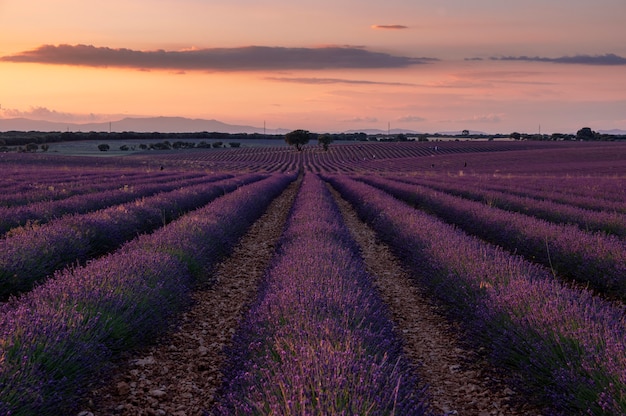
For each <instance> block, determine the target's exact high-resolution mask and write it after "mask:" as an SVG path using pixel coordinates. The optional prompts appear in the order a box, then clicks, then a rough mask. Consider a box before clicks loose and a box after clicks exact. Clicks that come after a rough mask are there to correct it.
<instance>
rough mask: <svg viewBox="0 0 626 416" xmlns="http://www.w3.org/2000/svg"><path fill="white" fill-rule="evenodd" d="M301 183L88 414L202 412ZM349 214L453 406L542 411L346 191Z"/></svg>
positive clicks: (382, 285)
mask: <svg viewBox="0 0 626 416" xmlns="http://www.w3.org/2000/svg"><path fill="white" fill-rule="evenodd" d="M296 192H297V185H296V184H292V185H291V186H290V187H289V188H288V189H287V191H286V192H284V193H283V195H281V196H280V197H279V198H278V199H277V200H276V201H274V202H273V204H272V205H271V206H270V208H269V210H268V212H267V213H266V214H265V215H264V216H263V217H262V218H261V219H260V220H259V221H257V222H256V223H255V224H254V225H253V227H252V228H251V230H250V231H249V232H248V233H247V235H246V236H245V237H244V239H243V240H242V241H241V242H240V244H239V245H238V246H237V247H236V248H235V250H234V252H233V254H232V255H231V256H230V257H229V258H227V259H225V260H224V261H223V262H222V263H221V264H220V265H219V267H218V269H217V271H216V283H215V285H214V286H212V287H211V288H209V289H205V290H200V291H197V292H195V293H194V294H193V298H194V305H193V306H192V308H191V309H189V310H188V311H187V312H186V313H185V314H184V315H183V317H182V319H181V320H180V321H179V322H178V325H177V327H176V328H174V329H173V330H172V331H170V332H169V333H167V334H166V335H165V336H164V337H163V338H162V339H161V340H160V342H159V343H158V344H156V345H154V346H152V347H150V348H147V349H145V350H142V351H139V352H135V353H133V354H132V355H130V356H129V357H127V358H125V359H123V360H121V361H120V362H119V363H117V365H116V369H115V371H114V374H113V376H112V378H111V379H108V381H107V383H106V384H105V385H102V386H97V387H94V388H93V389H92V390H91V391H90V393H89V394H88V395H87V397H85V401H84V405H83V409H84V410H83V411H82V412H81V413H80V415H81V416H91V415H93V416H104V415H123V416H126V415H128V416H131V415H132V416H143V415H150V416H151V415H168V416H169V415H171V416H199V415H203V414H206V413H205V412H206V411H210V409H211V407H212V405H213V402H214V395H215V393H216V391H217V390H218V389H219V387H220V384H221V373H220V369H221V367H222V364H223V362H224V360H225V357H224V354H223V349H224V347H225V346H226V345H228V344H229V342H230V340H231V337H232V335H233V334H234V332H235V331H236V329H237V326H238V323H239V322H240V320H241V319H242V317H243V315H244V314H245V312H246V310H247V307H248V305H249V303H250V302H251V301H252V300H253V299H254V296H255V294H256V291H257V287H258V284H259V282H260V280H261V279H262V277H263V274H264V271H265V269H266V267H267V265H268V263H269V261H270V259H271V256H272V254H273V251H274V244H275V243H276V241H277V239H278V238H279V237H280V234H281V232H282V230H283V227H284V224H285V221H286V218H287V215H288V213H289V208H290V207H291V205H292V203H293V199H294V197H295V195H296ZM338 202H339V203H340V207H341V210H342V212H343V215H344V218H345V220H346V222H347V224H348V226H349V227H350V229H351V232H352V233H353V236H354V238H355V239H356V240H357V242H358V243H359V245H360V246H361V250H362V255H363V257H364V259H365V261H366V263H367V265H368V268H369V271H370V273H371V274H372V275H373V276H375V284H376V287H377V288H378V290H379V291H380V293H381V296H382V298H383V299H384V300H385V302H386V303H387V304H388V305H389V308H390V311H391V314H392V316H393V320H394V323H395V324H396V326H397V329H398V333H399V334H401V335H402V337H403V341H404V349H405V353H406V354H407V356H409V357H410V358H411V359H412V360H413V362H414V363H415V365H416V368H417V371H418V373H419V377H420V378H421V380H423V381H424V383H426V384H428V386H429V387H428V391H429V393H430V396H431V399H430V403H431V406H432V408H433V410H434V411H435V412H436V413H437V414H444V415H480V416H486V415H537V414H540V412H539V411H537V410H536V409H533V408H531V407H528V405H524V404H523V402H522V401H521V400H520V397H518V395H517V394H516V392H515V391H513V390H511V389H510V388H509V387H507V386H506V385H504V384H503V383H502V382H501V381H500V380H499V379H498V377H497V376H495V374H496V373H495V372H494V371H493V370H492V369H491V368H490V367H489V365H488V363H486V362H484V361H483V360H482V359H481V358H480V355H479V354H477V353H476V352H474V351H471V350H469V349H467V348H464V347H463V346H462V343H461V342H460V341H459V340H458V339H457V337H456V333H457V331H455V329H454V327H453V326H452V325H451V324H450V323H449V322H448V321H447V320H446V319H445V318H444V317H443V316H442V315H441V314H440V313H439V310H438V308H437V306H436V305H434V304H433V303H432V302H431V301H429V299H428V298H427V297H426V296H424V294H423V293H421V292H420V290H419V288H418V287H416V286H415V285H414V284H413V283H412V282H411V279H410V277H409V276H408V275H407V273H406V272H405V271H404V270H403V269H402V267H401V266H400V263H399V262H398V260H397V259H396V258H394V256H393V254H392V253H391V251H390V250H389V248H388V247H387V246H385V245H384V244H382V243H380V242H378V241H377V239H376V238H375V235H374V232H373V231H372V230H371V229H370V228H369V227H367V226H366V225H365V224H364V223H362V222H361V221H360V220H359V219H358V218H357V217H356V214H355V213H354V212H353V211H352V210H351V209H350V207H349V204H347V203H346V202H345V201H343V200H341V198H338Z"/></svg>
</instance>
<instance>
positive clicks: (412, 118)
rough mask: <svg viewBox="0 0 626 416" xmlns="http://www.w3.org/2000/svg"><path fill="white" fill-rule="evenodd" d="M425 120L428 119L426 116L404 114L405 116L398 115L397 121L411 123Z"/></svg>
mask: <svg viewBox="0 0 626 416" xmlns="http://www.w3.org/2000/svg"><path fill="white" fill-rule="evenodd" d="M425 120H426V119H425V118H424V117H420V116H404V117H398V118H397V119H396V121H398V122H400V123H410V122H416V121H425Z"/></svg>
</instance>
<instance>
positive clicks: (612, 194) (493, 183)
mask: <svg viewBox="0 0 626 416" xmlns="http://www.w3.org/2000/svg"><path fill="white" fill-rule="evenodd" d="M514 181H515V188H516V190H519V191H523V192H525V193H529V194H534V195H538V196H541V197H543V198H547V199H552V200H556V201H558V200H565V201H568V200H569V199H574V201H577V200H579V198H580V199H582V200H586V199H587V198H588V199H589V201H598V202H599V201H603V200H604V201H612V202H616V203H618V204H622V207H623V204H624V203H626V191H624V186H623V183H622V182H623V179H622V178H620V177H617V176H600V177H598V176H596V177H581V176H565V175H561V176H558V177H547V176H540V177H532V176H526V177H523V178H519V177H518V178H515V179H514ZM510 182H511V179H509V178H503V177H501V178H493V177H491V178H489V180H488V186H489V187H492V188H494V189H495V188H505V189H506V188H509V186H510ZM565 201H564V202H565ZM565 203H567V202H565Z"/></svg>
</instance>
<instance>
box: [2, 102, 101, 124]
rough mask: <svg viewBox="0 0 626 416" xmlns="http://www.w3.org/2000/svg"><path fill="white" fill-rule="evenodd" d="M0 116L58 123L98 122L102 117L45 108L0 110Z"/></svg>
mask: <svg viewBox="0 0 626 416" xmlns="http://www.w3.org/2000/svg"><path fill="white" fill-rule="evenodd" d="M0 115H1V116H2V117H4V118H31V119H35V120H50V121H58V122H82V121H90V122H92V121H100V120H103V119H104V116H102V115H99V114H93V113H91V114H75V113H66V112H62V111H57V110H52V109H49V108H47V107H41V106H38V107H30V108H29V109H28V110H18V109H15V108H1V109H0Z"/></svg>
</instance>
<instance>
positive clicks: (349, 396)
mask: <svg viewBox="0 0 626 416" xmlns="http://www.w3.org/2000/svg"><path fill="white" fill-rule="evenodd" d="M370 282H371V276H369V275H368V274H367V273H366V272H365V266H364V264H363V262H362V260H361V259H360V257H359V256H358V249H357V247H356V246H355V243H354V242H353V240H352V239H351V237H350V235H349V232H348V230H347V228H346V227H345V225H344V224H343V222H342V221H341V214H340V212H339V211H338V209H337V207H336V205H335V204H334V202H333V201H332V197H331V196H330V193H329V192H328V190H327V189H326V188H325V187H324V185H323V184H322V183H321V181H320V180H319V178H318V177H316V176H314V175H312V174H307V175H306V176H305V179H304V181H303V183H302V187H301V189H300V192H299V194H298V196H297V198H296V202H295V204H294V207H293V208H292V212H291V214H290V218H289V220H288V224H287V226H286V230H285V232H284V234H283V235H282V237H281V240H280V243H279V248H278V251H277V254H276V257H275V259H274V261H273V265H272V266H271V267H270V269H269V271H268V272H267V276H266V280H265V283H264V285H263V287H262V289H261V291H260V294H259V297H258V300H257V302H256V303H255V304H254V305H253V307H252V308H251V310H250V312H249V313H248V314H247V317H246V318H245V321H244V323H243V324H242V327H241V328H240V330H239V331H238V333H237V334H236V335H235V339H234V342H233V344H234V346H233V348H232V350H231V351H229V357H230V362H231V364H230V365H229V369H228V370H227V372H226V373H227V381H226V384H225V387H224V389H223V391H222V393H221V397H220V399H219V400H218V405H217V406H216V408H215V409H214V413H215V414H228V415H235V414H237V415H244V414H245V415H250V414H259V415H260V414H283V415H295V414H307V415H327V414H333V415H354V414H359V415H378V414H403V415H405V414H406V415H409V414H417V415H421V414H426V413H427V410H426V406H425V404H424V392H423V390H422V388H420V387H418V385H417V380H416V379H415V377H414V376H413V375H412V373H411V367H410V365H409V364H408V362H407V361H406V359H405V358H404V357H403V356H402V354H401V348H400V344H399V341H398V338H397V337H396V336H395V334H394V333H393V329H392V324H391V322H390V320H389V317H388V315H387V311H386V309H385V307H384V304H383V303H382V301H381V300H380V298H379V297H378V296H377V293H376V292H375V290H374V289H373V287H372V285H371V283H370Z"/></svg>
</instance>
